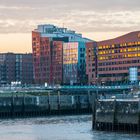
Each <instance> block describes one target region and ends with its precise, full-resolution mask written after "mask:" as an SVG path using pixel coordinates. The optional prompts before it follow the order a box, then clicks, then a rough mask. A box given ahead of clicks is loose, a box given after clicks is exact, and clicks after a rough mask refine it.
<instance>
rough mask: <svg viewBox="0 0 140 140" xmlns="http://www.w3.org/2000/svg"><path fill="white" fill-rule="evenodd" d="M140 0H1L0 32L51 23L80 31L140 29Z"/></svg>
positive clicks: (10, 31) (9, 31)
mask: <svg viewBox="0 0 140 140" xmlns="http://www.w3.org/2000/svg"><path fill="white" fill-rule="evenodd" d="M139 5H140V0H133V1H132V0H12V1H11V0H1V1H0V32H1V33H15V32H16V33H17V32H18V33H29V32H31V30H33V29H34V28H36V26H37V25H38V24H43V23H44V24H46V23H51V24H55V25H59V26H62V25H63V24H64V25H65V27H69V28H71V29H74V30H77V31H78V32H110V31H113V32H115V31H126V32H127V31H132V30H139V29H140V28H139V25H140V20H139V19H140V6H139Z"/></svg>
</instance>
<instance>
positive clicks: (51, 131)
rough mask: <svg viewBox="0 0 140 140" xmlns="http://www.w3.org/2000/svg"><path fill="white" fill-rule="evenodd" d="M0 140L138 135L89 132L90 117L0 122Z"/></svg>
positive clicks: (121, 139) (117, 139) (116, 139)
mask: <svg viewBox="0 0 140 140" xmlns="http://www.w3.org/2000/svg"><path fill="white" fill-rule="evenodd" d="M0 140H140V136H139V135H134V134H121V133H109V132H97V131H92V130H91V116H87V115H85V116H61V117H47V118H30V119H29V118H27V119H14V120H0Z"/></svg>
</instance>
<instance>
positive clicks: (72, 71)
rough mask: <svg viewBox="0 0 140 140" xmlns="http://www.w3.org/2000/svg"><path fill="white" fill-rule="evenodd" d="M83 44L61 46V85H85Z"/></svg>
mask: <svg viewBox="0 0 140 140" xmlns="http://www.w3.org/2000/svg"><path fill="white" fill-rule="evenodd" d="M85 49H86V48H85V43H84V42H68V43H64V44H63V83H64V84H71V85H73V84H86V82H87V77H86V63H85V54H86V53H85Z"/></svg>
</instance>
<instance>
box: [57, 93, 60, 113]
mask: <svg viewBox="0 0 140 140" xmlns="http://www.w3.org/2000/svg"><path fill="white" fill-rule="evenodd" d="M57 105H58V112H59V113H60V91H58V94H57Z"/></svg>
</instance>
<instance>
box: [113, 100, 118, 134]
mask: <svg viewBox="0 0 140 140" xmlns="http://www.w3.org/2000/svg"><path fill="white" fill-rule="evenodd" d="M113 110H114V113H113V124H112V130H113V131H114V130H115V129H116V128H115V126H116V125H117V120H116V115H117V102H116V99H114V103H113Z"/></svg>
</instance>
